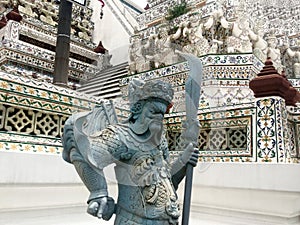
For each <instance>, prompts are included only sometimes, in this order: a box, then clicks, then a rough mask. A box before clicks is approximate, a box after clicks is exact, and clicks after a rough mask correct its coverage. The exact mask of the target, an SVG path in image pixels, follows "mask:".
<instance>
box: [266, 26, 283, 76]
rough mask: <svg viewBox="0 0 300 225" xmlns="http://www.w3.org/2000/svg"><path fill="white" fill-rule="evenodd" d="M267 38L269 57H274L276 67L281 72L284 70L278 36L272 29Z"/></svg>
mask: <svg viewBox="0 0 300 225" xmlns="http://www.w3.org/2000/svg"><path fill="white" fill-rule="evenodd" d="M266 40H267V43H268V48H267V57H270V58H271V59H272V61H273V65H274V67H275V68H276V69H277V71H278V72H279V73H281V71H282V64H281V52H280V49H279V48H277V38H276V36H275V35H274V34H273V33H272V31H271V32H270V34H269V36H268V37H267V38H266Z"/></svg>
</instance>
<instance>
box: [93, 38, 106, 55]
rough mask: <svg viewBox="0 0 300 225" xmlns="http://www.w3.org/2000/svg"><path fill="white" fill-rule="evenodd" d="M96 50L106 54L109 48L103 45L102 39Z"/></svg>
mask: <svg viewBox="0 0 300 225" xmlns="http://www.w3.org/2000/svg"><path fill="white" fill-rule="evenodd" d="M94 52H96V53H101V54H105V53H106V52H107V49H106V48H104V47H103V45H102V41H100V42H99V44H98V46H97V47H96V48H95V49H94Z"/></svg>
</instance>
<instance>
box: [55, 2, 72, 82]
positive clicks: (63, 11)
mask: <svg viewBox="0 0 300 225" xmlns="http://www.w3.org/2000/svg"><path fill="white" fill-rule="evenodd" d="M71 18H72V2H69V1H67V0H61V1H60V5H59V20H58V28H57V41H56V52H55V62H54V77H53V83H54V84H56V85H60V86H67V84H68V69H69V53H70V33H71Z"/></svg>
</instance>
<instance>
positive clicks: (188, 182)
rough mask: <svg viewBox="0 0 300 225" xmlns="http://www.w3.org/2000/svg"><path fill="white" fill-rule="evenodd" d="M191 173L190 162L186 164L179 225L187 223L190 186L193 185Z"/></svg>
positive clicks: (190, 194)
mask: <svg viewBox="0 0 300 225" xmlns="http://www.w3.org/2000/svg"><path fill="white" fill-rule="evenodd" d="M193 173H194V168H193V166H192V165H191V164H187V165H186V177H185V187H184V200H183V212H182V222H181V225H188V224H189V218H190V207H191V196H192V186H193Z"/></svg>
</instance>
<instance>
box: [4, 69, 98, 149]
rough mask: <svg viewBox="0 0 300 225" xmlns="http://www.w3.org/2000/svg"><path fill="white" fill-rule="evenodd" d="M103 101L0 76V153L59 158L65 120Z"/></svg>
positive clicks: (42, 84)
mask: <svg viewBox="0 0 300 225" xmlns="http://www.w3.org/2000/svg"><path fill="white" fill-rule="evenodd" d="M99 102H100V98H96V97H91V96H86V95H84V94H80V93H78V92H75V91H73V90H70V89H65V88H61V87H57V86H54V85H53V84H49V83H44V82H38V81H35V80H32V79H28V78H25V77H20V76H19V77H18V76H15V75H10V74H6V73H3V72H0V150H1V151H14V152H27V153H51V154H60V153H61V151H62V144H61V138H60V137H61V135H62V130H63V125H64V122H65V121H66V119H67V118H68V117H69V116H70V115H71V114H72V113H74V112H78V111H87V110H90V109H91V108H92V107H94V106H95V105H96V104H97V103H99Z"/></svg>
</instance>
